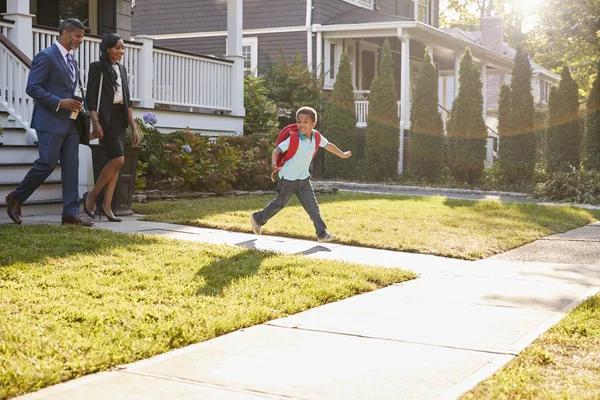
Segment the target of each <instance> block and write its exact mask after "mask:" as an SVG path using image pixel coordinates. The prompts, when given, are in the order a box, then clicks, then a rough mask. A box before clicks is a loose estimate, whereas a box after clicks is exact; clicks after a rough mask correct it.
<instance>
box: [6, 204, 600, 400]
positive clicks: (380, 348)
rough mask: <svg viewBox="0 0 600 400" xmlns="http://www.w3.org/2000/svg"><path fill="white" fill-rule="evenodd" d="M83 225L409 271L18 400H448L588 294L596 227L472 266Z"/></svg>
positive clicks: (130, 224)
mask: <svg viewBox="0 0 600 400" xmlns="http://www.w3.org/2000/svg"><path fill="white" fill-rule="evenodd" d="M24 211H26V209H24ZM59 212H60V211H59ZM59 212H58V213H59ZM58 213H57V214H58ZM0 218H1V217H0ZM59 218H60V217H58V216H57V215H51V216H47V215H38V216H33V217H27V218H25V223H58V221H59ZM2 222H6V220H1V219H0V223H2ZM96 228H98V229H110V230H113V231H119V232H127V233H142V234H153V235H160V236H164V237H171V238H177V239H184V240H191V241H197V242H206V243H218V244H230V245H236V246H245V247H249V248H255V249H268V250H275V251H282V252H289V253H301V254H305V255H306V256H307V257H314V258H325V259H336V260H344V261H352V262H357V263H366V264H372V265H380V266H385V267H391V268H404V269H410V270H413V271H415V272H416V273H418V274H419V275H420V276H421V277H420V278H419V279H415V280H413V281H410V282H406V283H402V284H397V285H392V286H389V287H387V288H384V289H380V290H377V291H373V292H370V293H366V294H363V295H360V296H356V297H353V298H349V299H346V300H343V301H339V302H336V303H332V304H328V305H325V306H322V307H318V308H314V309H311V310H308V311H305V312H302V313H299V314H296V315H293V316H290V317H287V318H281V319H278V320H274V321H270V322H267V323H265V324H262V325H259V326H254V327H251V328H247V329H242V330H239V331H236V332H233V333H230V334H227V335H224V336H221V337H218V338H216V339H213V340H209V341H207V342H203V343H199V344H196V345H192V346H188V347H186V348H183V349H179V350H175V351H171V352H169V353H166V354H163V355H159V356H156V357H153V358H151V359H148V360H143V361H140V362H136V363H133V364H129V365H125V366H122V367H119V368H116V369H115V370H113V371H109V372H103V373H99V374H94V375H89V376H86V377H83V378H80V379H75V380H72V381H69V382H66V383H64V384H59V385H55V386H52V387H49V388H46V389H42V390H40V391H38V392H35V393H31V394H28V395H25V396H21V397H20V399H23V400H25V399H48V400H50V399H52V400H54V399H56V400H58V399H61V400H62V399H70V400H74V399H82V400H83V399H85V400H100V399H102V400H105V399H145V400H152V399H264V398H271V399H273V398H278V399H328V400H329V399H346V400H347V399H454V398H456V397H457V396H458V395H460V394H461V393H463V392H464V391H466V390H468V389H470V388H471V387H472V386H474V385H475V384H476V383H477V382H479V381H480V380H482V379H484V378H485V377H487V376H489V375H490V374H492V373H493V372H494V371H496V370H497V369H498V368H500V367H502V366H503V365H504V364H505V363H506V362H508V361H509V360H511V359H512V358H513V357H514V356H515V355H516V354H518V353H519V352H520V351H521V350H523V349H524V348H525V347H526V346H527V345H528V344H530V343H531V342H532V341H533V340H534V339H535V338H536V337H538V336H539V335H540V334H541V333H543V332H544V331H545V330H547V329H548V328H550V327H551V326H552V325H554V324H555V323H556V322H558V321H559V320H560V319H561V318H562V317H563V316H564V315H565V314H566V313H567V312H568V311H569V310H571V309H572V308H574V307H575V306H576V305H578V304H579V303H581V301H583V300H584V299H585V298H587V297H589V296H591V295H593V294H594V293H596V292H598V291H599V290H600V223H597V224H591V225H588V226H586V227H583V228H580V229H576V230H574V231H570V232H567V233H564V234H558V235H554V236H551V237H549V238H546V239H543V240H540V241H537V242H534V243H532V244H529V245H527V246H523V247H522V248H519V249H516V250H513V251H510V252H508V253H505V254H502V255H499V256H496V257H492V258H490V259H486V260H480V261H476V262H469V261H461V260H454V259H448V258H443V257H435V256H429V255H419V254H410V253H400V252H393V251H386V250H376V249H367V248H359V247H352V246H343V245H339V244H320V243H316V242H313V241H306V240H296V239H288V238H282V237H275V236H255V235H251V234H244V233H235V232H226V231H219V230H215V229H202V228H193V227H189V226H180V225H171V224H163V223H151V222H143V221H138V220H137V219H136V218H135V217H128V218H125V220H124V222H122V223H109V222H97V223H96Z"/></svg>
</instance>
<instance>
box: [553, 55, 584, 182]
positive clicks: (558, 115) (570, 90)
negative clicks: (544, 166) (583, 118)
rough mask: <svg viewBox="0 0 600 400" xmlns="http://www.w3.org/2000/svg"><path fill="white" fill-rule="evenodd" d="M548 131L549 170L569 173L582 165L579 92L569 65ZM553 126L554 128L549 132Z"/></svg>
mask: <svg viewBox="0 0 600 400" xmlns="http://www.w3.org/2000/svg"><path fill="white" fill-rule="evenodd" d="M554 103H555V104H554V105H553V108H554V109H553V110H550V112H551V113H553V114H554V115H551V116H550V118H551V119H552V120H551V121H550V123H549V129H548V135H547V140H548V143H549V145H548V156H547V157H548V171H550V172H558V171H562V172H569V171H571V170H572V169H573V168H575V169H579V166H580V145H581V129H580V121H579V90H578V88H577V83H576V82H575V80H574V79H573V77H572V76H571V71H570V69H569V67H568V66H566V65H565V66H564V68H563V71H562V73H561V78H560V83H559V85H558V90H557V92H556V95H555V98H554ZM550 127H552V129H550Z"/></svg>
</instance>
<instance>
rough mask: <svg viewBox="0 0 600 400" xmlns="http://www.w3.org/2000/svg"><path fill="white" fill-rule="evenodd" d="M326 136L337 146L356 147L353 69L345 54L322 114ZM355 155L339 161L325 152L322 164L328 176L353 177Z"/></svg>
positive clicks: (346, 148) (347, 148) (343, 147)
mask: <svg viewBox="0 0 600 400" xmlns="http://www.w3.org/2000/svg"><path fill="white" fill-rule="evenodd" d="M323 124H324V128H325V129H324V132H325V137H327V139H328V140H330V141H331V142H332V143H335V144H336V145H337V146H338V147H339V148H340V149H344V151H346V150H352V151H354V148H355V146H356V112H355V110H354V88H353V87H352V68H351V66H350V60H349V59H348V54H346V53H343V54H342V57H341V58H340V65H339V68H338V74H337V78H336V80H335V84H334V85H333V92H332V93H331V99H330V100H329V103H328V104H327V108H326V110H325V113H324V115H323ZM353 160H354V158H350V159H347V160H342V159H341V158H339V157H337V156H335V155H333V154H330V153H326V154H325V167H326V171H327V177H329V178H333V177H339V178H352V177H353V175H354V172H355V171H354V168H355V167H354V161H353Z"/></svg>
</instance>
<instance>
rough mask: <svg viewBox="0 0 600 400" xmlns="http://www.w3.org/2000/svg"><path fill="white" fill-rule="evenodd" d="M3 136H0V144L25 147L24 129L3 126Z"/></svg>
mask: <svg viewBox="0 0 600 400" xmlns="http://www.w3.org/2000/svg"><path fill="white" fill-rule="evenodd" d="M2 129H3V133H4V134H3V135H2V136H0V143H3V145H4V146H7V145H25V129H23V128H18V127H9V126H3V127H2Z"/></svg>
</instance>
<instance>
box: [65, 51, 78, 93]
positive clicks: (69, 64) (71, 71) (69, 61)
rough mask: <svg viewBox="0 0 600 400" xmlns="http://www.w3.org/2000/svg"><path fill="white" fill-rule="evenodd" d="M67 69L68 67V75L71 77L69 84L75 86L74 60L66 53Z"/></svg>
mask: <svg viewBox="0 0 600 400" xmlns="http://www.w3.org/2000/svg"><path fill="white" fill-rule="evenodd" d="M67 67H69V74H70V75H71V83H72V84H73V85H74V84H75V75H76V71H75V60H73V55H72V54H71V53H67Z"/></svg>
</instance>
